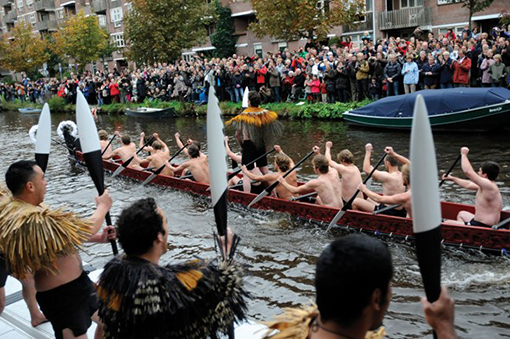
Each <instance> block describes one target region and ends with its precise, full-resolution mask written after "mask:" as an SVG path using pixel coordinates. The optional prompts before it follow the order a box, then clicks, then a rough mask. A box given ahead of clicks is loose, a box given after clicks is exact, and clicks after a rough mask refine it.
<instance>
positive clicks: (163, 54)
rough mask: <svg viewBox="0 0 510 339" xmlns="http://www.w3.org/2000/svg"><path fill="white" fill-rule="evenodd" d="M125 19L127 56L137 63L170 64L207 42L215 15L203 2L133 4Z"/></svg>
mask: <svg viewBox="0 0 510 339" xmlns="http://www.w3.org/2000/svg"><path fill="white" fill-rule="evenodd" d="M131 4H132V10H131V11H130V12H129V13H127V15H126V16H125V17H124V24H125V30H124V32H125V37H126V40H127V42H128V45H129V49H128V51H127V52H128V53H127V54H128V56H129V58H130V59H132V60H133V61H135V62H137V63H142V64H152V63H154V62H169V61H171V60H175V59H177V58H179V57H180V56H181V52H182V50H183V49H187V48H191V47H193V46H197V45H199V44H201V43H202V42H203V41H204V40H205V36H206V30H205V25H204V23H205V21H209V20H211V18H212V19H214V17H215V13H210V8H209V6H208V5H207V3H206V2H205V1H203V0H171V1H169V0H133V1H132V2H131Z"/></svg>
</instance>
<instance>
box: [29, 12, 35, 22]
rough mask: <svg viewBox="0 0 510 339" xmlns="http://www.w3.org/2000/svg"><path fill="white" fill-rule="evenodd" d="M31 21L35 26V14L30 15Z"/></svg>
mask: <svg viewBox="0 0 510 339" xmlns="http://www.w3.org/2000/svg"><path fill="white" fill-rule="evenodd" d="M29 19H30V23H31V24H32V25H35V23H36V19H35V13H32V14H30V16H29Z"/></svg>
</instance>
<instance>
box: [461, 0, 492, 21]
mask: <svg viewBox="0 0 510 339" xmlns="http://www.w3.org/2000/svg"><path fill="white" fill-rule="evenodd" d="M493 2H494V0H465V1H464V4H463V5H462V7H464V8H467V9H468V10H469V27H471V18H472V17H473V14H475V13H478V12H481V11H483V10H484V9H486V8H487V7H489V6H490V5H492V3H493Z"/></svg>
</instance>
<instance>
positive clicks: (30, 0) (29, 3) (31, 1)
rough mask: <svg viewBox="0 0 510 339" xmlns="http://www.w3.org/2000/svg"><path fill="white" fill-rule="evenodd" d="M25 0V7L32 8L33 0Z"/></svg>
mask: <svg viewBox="0 0 510 339" xmlns="http://www.w3.org/2000/svg"><path fill="white" fill-rule="evenodd" d="M26 1H27V7H28V8H33V7H34V0H26Z"/></svg>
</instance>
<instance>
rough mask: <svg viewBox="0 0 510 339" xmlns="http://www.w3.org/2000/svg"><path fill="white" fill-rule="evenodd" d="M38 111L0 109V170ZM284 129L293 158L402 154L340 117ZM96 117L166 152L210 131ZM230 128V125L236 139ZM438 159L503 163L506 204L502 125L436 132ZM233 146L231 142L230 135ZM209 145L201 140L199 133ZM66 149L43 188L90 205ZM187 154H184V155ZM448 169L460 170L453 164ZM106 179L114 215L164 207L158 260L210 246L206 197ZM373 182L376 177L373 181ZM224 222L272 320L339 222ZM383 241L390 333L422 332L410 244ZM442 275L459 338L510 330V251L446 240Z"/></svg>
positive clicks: (205, 252)
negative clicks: (498, 253)
mask: <svg viewBox="0 0 510 339" xmlns="http://www.w3.org/2000/svg"><path fill="white" fill-rule="evenodd" d="M37 119H38V116H37V115H34V116H31V115H23V114H19V113H17V112H3V113H0V145H1V146H0V147H1V149H0V176H1V178H2V179H3V176H4V173H5V171H6V170H7V167H8V165H9V164H10V163H12V162H14V161H16V160H21V159H33V152H34V145H33V144H32V143H31V142H30V140H29V137H28V131H29V129H30V127H31V126H32V125H34V124H37ZM69 119H70V120H74V115H73V114H69V115H61V114H54V115H53V116H52V123H53V130H54V135H55V137H57V136H56V131H55V130H56V127H57V125H58V123H59V122H60V121H62V120H69ZM283 124H284V126H285V133H284V135H283V136H282V138H281V140H280V145H281V146H282V148H283V150H284V151H285V152H286V153H287V154H289V155H290V156H291V157H292V158H293V159H294V160H298V159H300V158H302V157H303V156H304V155H306V153H307V152H309V151H310V150H311V148H312V146H313V145H321V146H323V145H324V144H325V142H326V141H329V140H331V141H332V142H333V150H334V152H335V153H337V152H339V151H340V150H342V149H343V148H348V149H350V150H351V151H352V152H353V153H354V156H355V163H356V165H358V166H360V167H361V166H362V160H363V156H364V146H365V144H366V143H368V142H370V143H372V144H373V145H374V154H373V159H372V161H373V162H376V161H377V159H378V158H379V157H380V156H381V154H382V151H383V149H384V147H385V146H393V147H394V149H395V150H396V151H397V152H399V153H401V154H403V155H406V156H407V155H408V152H409V133H408V132H390V131H381V130H379V131H375V130H367V129H360V128H355V127H352V126H349V125H347V124H345V123H344V122H341V121H283ZM98 127H100V128H104V129H106V130H107V131H109V132H110V133H111V132H113V131H114V130H119V131H121V133H123V134H124V133H126V134H128V135H130V136H131V137H132V138H133V139H137V140H138V138H139V134H140V132H142V131H144V132H145V133H146V134H149V133H153V132H158V133H159V134H160V136H161V137H162V138H163V139H164V140H165V141H166V142H167V143H168V145H169V146H170V149H171V152H175V151H177V147H176V145H175V143H174V141H173V140H174V139H173V135H174V133H175V132H177V131H179V132H180V134H181V138H183V139H187V138H193V139H197V140H201V141H205V140H206V125H205V119H203V118H179V119H167V120H159V121H158V120H156V121H154V120H152V121H148V120H141V119H137V118H128V117H125V116H100V118H99V121H98ZM233 132H234V131H231V130H230V131H229V130H228V129H227V133H228V134H229V135H230V136H231V140H234V138H233V134H234V133H233ZM434 137H435V142H436V147H437V159H438V165H439V168H440V171H443V172H444V171H445V170H446V169H447V168H449V167H450V165H451V163H452V162H453V161H454V160H455V158H456V157H457V155H458V154H459V149H460V147H462V146H468V147H469V148H470V150H471V151H470V155H469V156H470V159H471V160H472V162H473V164H474V167H475V168H478V166H479V164H480V163H481V162H482V161H484V160H493V161H497V162H498V163H500V164H501V165H502V173H501V174H500V177H499V179H498V184H499V186H500V188H501V192H502V194H503V197H504V205H505V208H507V209H510V194H509V193H510V189H509V187H510V186H509V185H510V171H509V168H508V164H509V163H510V150H509V147H510V140H509V139H508V134H507V133H506V134H468V133H464V134H445V133H443V134H435V136H434ZM231 145H232V146H233V149H234V150H238V147H237V145H235V143H234V142H231ZM204 149H205V152H207V144H206V143H204ZM67 155H68V154H67V151H66V150H65V149H64V148H63V147H61V146H58V145H56V144H53V147H52V153H51V156H50V160H49V166H48V170H47V178H48V193H47V195H46V202H47V203H48V204H50V205H52V206H54V207H57V206H68V207H69V208H71V209H72V210H74V211H76V212H79V213H82V214H84V215H90V214H91V213H92V211H93V208H94V206H95V205H94V197H95V195H96V193H95V189H94V186H93V184H92V181H91V180H90V178H89V176H88V174H87V173H86V171H85V170H84V169H83V168H80V167H75V166H73V165H72V163H71V162H70V161H69V160H68V157H67ZM183 160H184V159H181V161H183ZM453 174H454V175H462V174H461V171H460V168H459V167H458V168H457V169H455V171H454V172H453ZM299 176H300V177H301V178H302V179H307V178H310V177H313V172H312V167H311V163H310V162H306V163H305V164H304V165H303V166H302V169H301V170H300V171H299ZM106 184H107V186H108V187H109V189H110V192H111V194H112V196H113V199H114V205H113V208H112V211H111V214H112V219H113V220H115V219H116V217H117V216H118V215H119V213H120V211H121V210H122V208H123V207H125V206H127V205H128V204H130V203H131V202H133V201H135V200H137V199H139V198H142V197H155V198H156V199H157V202H158V204H159V206H161V207H162V209H163V210H164V212H165V213H166V215H167V217H168V221H169V227H170V237H169V242H170V244H171V249H170V251H169V252H168V253H167V254H165V256H164V257H163V260H162V261H163V263H170V262H179V261H182V260H186V259H190V258H192V257H193V256H200V257H203V258H211V257H213V256H214V245H213V238H212V233H213V230H214V229H215V226H214V216H213V212H212V209H211V207H210V203H209V200H208V199H206V198H202V197H196V196H193V195H191V194H189V193H183V192H179V191H174V190H170V189H163V188H159V187H155V186H149V187H142V186H141V185H140V184H139V183H135V182H132V181H126V180H122V179H118V178H115V179H111V178H110V177H108V176H107V177H106ZM374 186H375V188H374V189H375V190H377V189H378V188H380V187H378V185H377V184H376V183H374ZM441 194H442V198H443V199H444V200H449V201H454V202H463V203H473V201H474V193H473V192H469V191H466V190H464V189H461V188H459V187H455V186H453V185H452V184H451V183H450V182H447V183H445V184H444V186H443V188H442V191H441ZM229 226H230V227H231V228H232V229H233V230H234V232H236V233H237V234H238V235H239V236H240V237H241V238H242V241H241V244H240V247H239V250H238V254H237V258H238V260H240V261H241V262H243V263H245V264H246V265H247V266H248V268H249V269H248V271H249V276H248V278H247V284H248V286H247V288H248V290H249V291H250V292H251V293H252V295H253V299H252V300H251V301H250V303H249V314H250V317H252V318H253V319H256V320H260V321H264V320H269V319H271V318H272V317H273V316H275V315H277V314H279V313H280V312H281V311H282V308H284V307H293V306H298V305H301V304H308V303H309V302H310V301H311V300H313V298H314V286H313V279H314V266H315V263H316V260H317V256H318V255H319V254H320V252H321V251H322V249H323V248H324V247H325V246H326V245H327V244H328V243H330V242H331V241H332V240H334V239H335V238H336V237H338V236H340V235H342V234H344V231H340V230H333V231H332V232H329V233H326V232H325V230H324V228H321V227H318V226H316V225H313V224H309V223H306V222H303V221H299V220H296V219H294V218H291V217H290V216H289V215H287V214H285V213H275V212H267V211H266V212H264V211H257V210H247V209H245V208H241V207H239V206H230V207H229ZM383 240H384V241H387V243H388V245H389V247H390V249H391V251H392V254H393V261H394V266H395V276H394V279H393V299H392V301H391V305H390V308H389V311H388V314H387V316H386V318H385V322H384V324H385V326H386V330H387V332H388V337H389V338H423V337H424V336H425V335H430V330H429V328H428V326H427V324H426V323H425V320H424V317H423V312H422V309H421V305H420V303H419V300H420V297H421V296H422V295H424V292H423V290H422V287H421V278H420V274H419V269H418V266H417V262H416V258H415V255H414V251H413V248H412V247H411V246H410V245H409V244H406V243H401V242H396V241H393V240H388V239H383ZM82 257H83V259H84V260H85V261H88V262H90V263H91V264H93V265H94V266H95V267H102V266H103V265H104V264H105V263H106V262H107V261H108V260H109V259H110V258H111V249H110V245H105V244H91V245H87V246H86V247H85V248H84V249H83V253H82ZM442 281H443V284H445V285H447V286H448V287H449V289H450V291H451V294H452V296H453V297H454V298H455V300H456V318H455V323H456V328H457V332H458V334H459V335H460V337H461V338H508V337H510V319H509V317H510V260H509V259H508V258H504V257H495V256H488V255H484V254H481V253H478V252H473V251H471V252H465V251H459V250H456V249H451V248H447V249H445V250H444V256H443V270H442Z"/></svg>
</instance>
